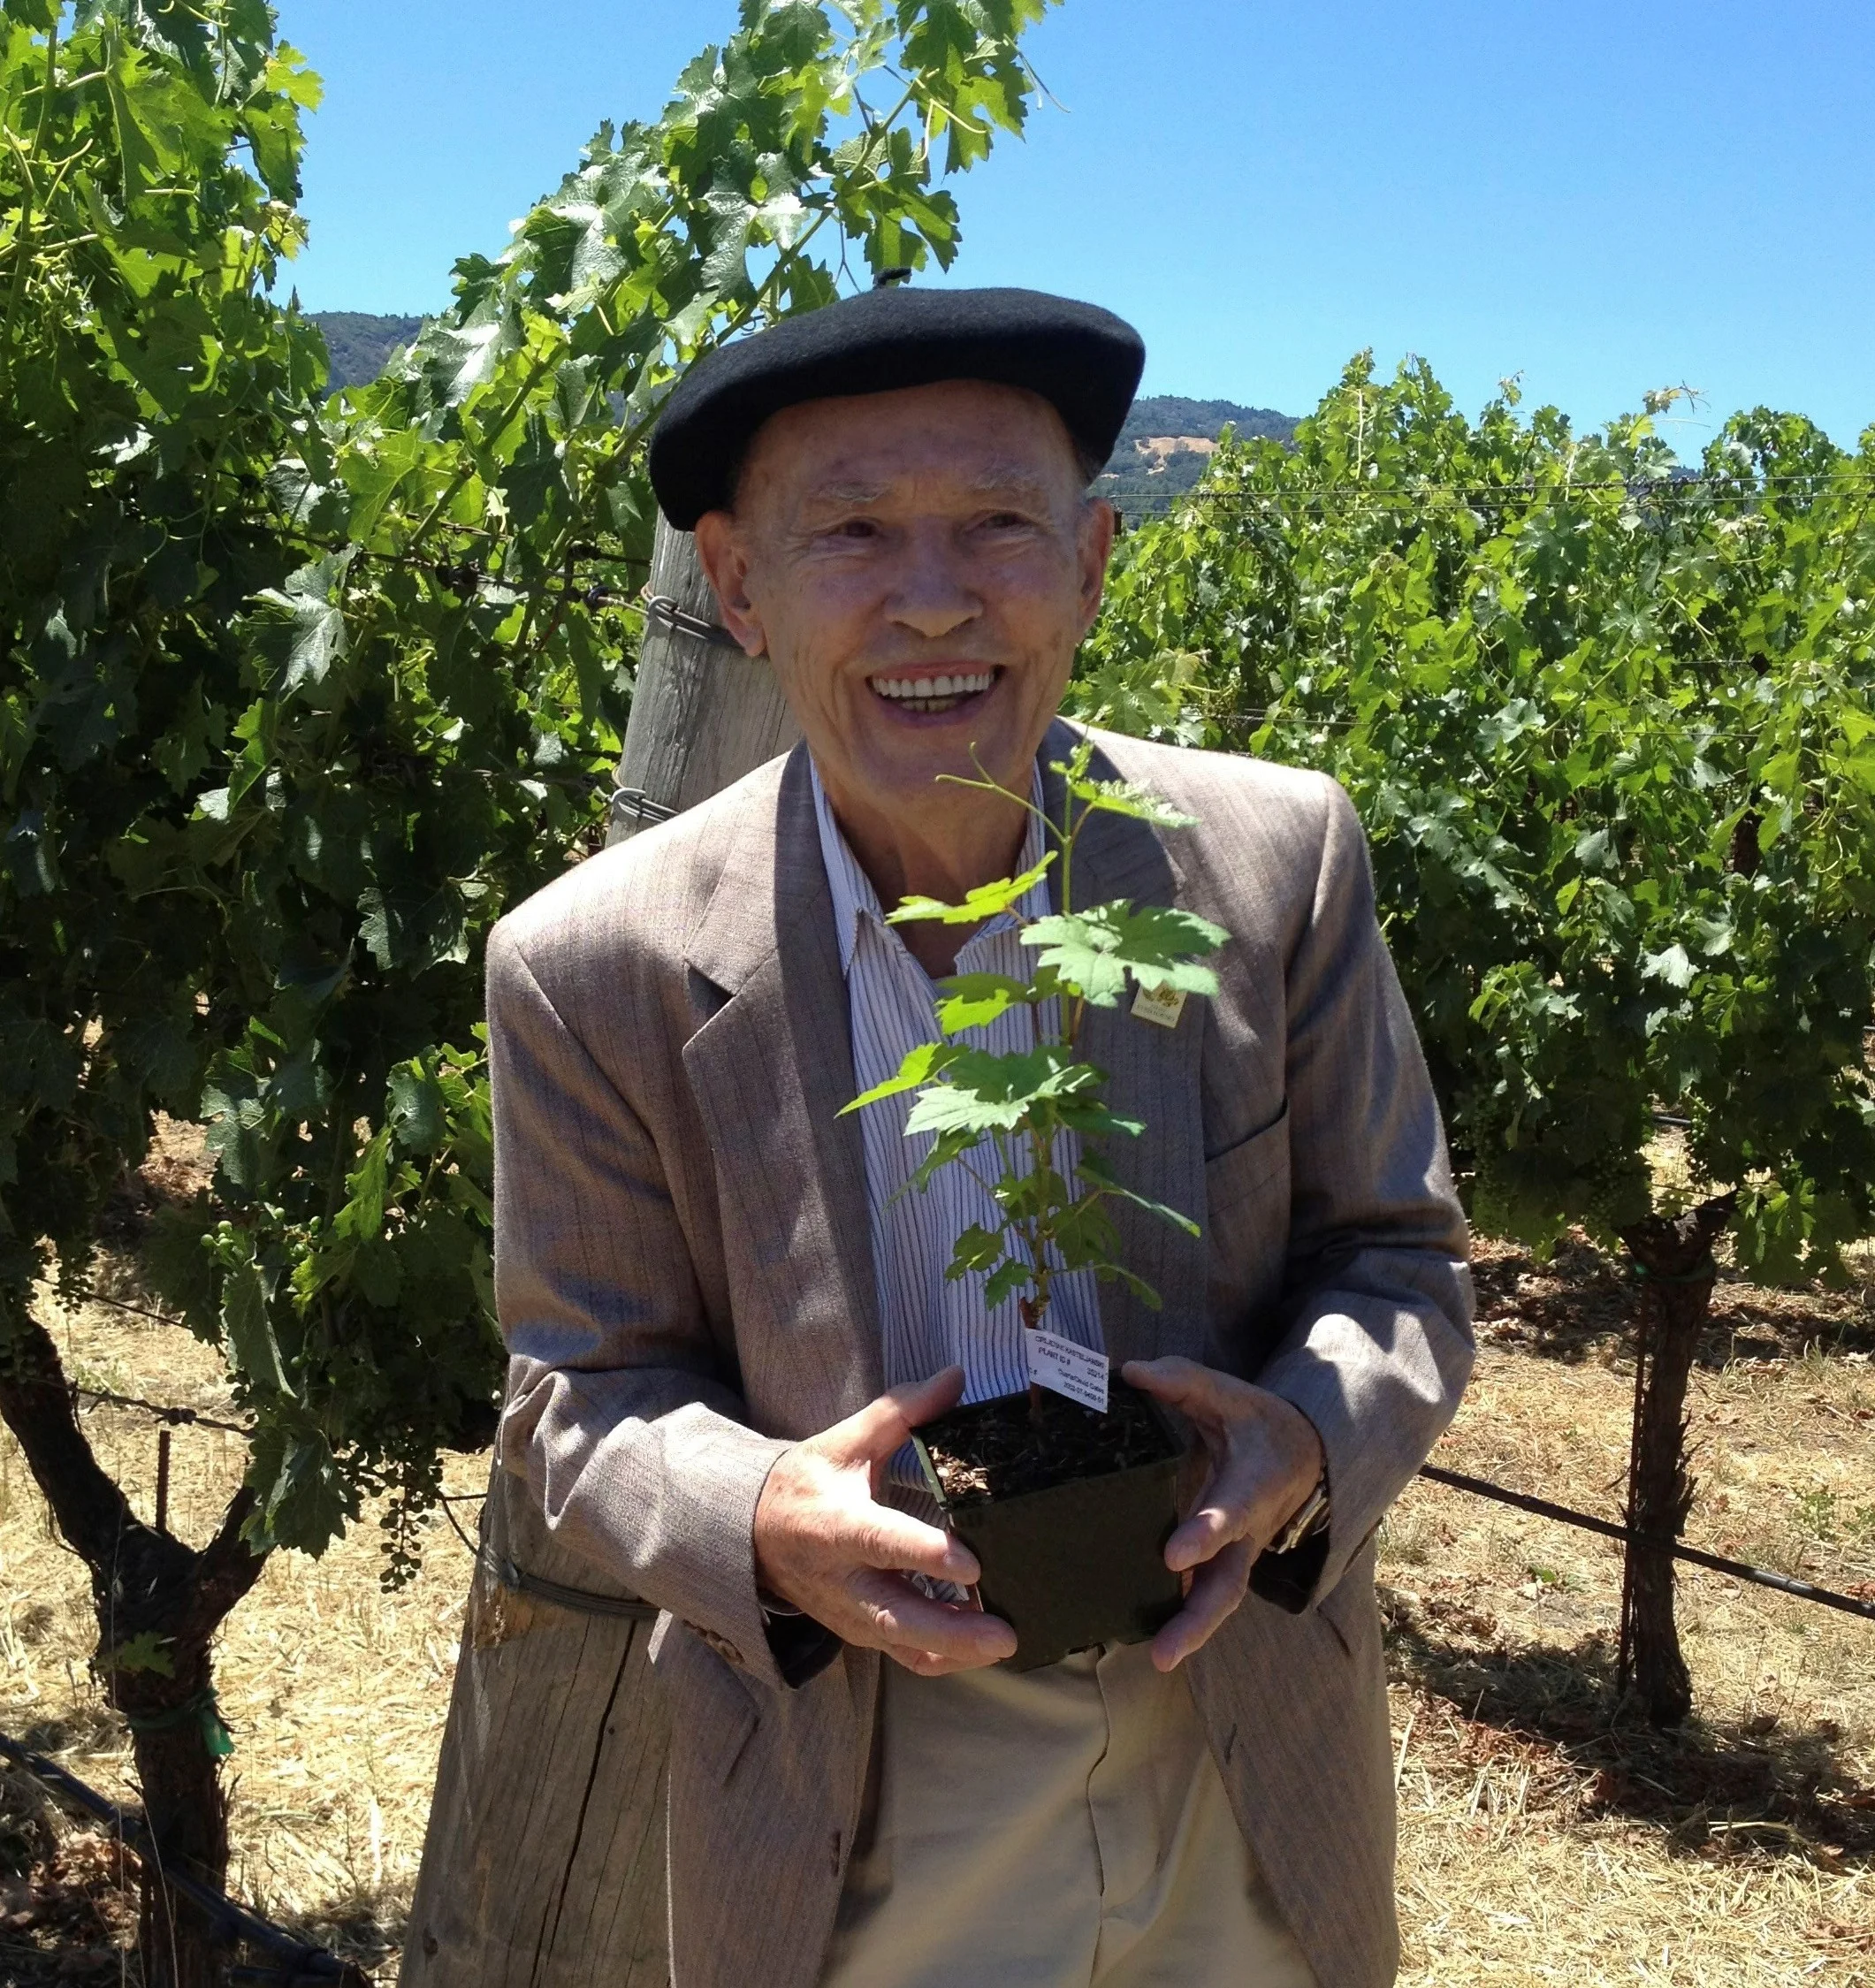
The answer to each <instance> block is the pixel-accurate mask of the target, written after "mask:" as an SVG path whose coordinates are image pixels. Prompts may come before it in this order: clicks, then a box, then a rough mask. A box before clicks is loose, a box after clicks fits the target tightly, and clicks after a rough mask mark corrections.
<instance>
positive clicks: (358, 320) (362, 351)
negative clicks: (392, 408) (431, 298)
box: [309, 310, 423, 392]
mask: <svg viewBox="0 0 1875 1988" xmlns="http://www.w3.org/2000/svg"><path fill="white" fill-rule="evenodd" d="M309 316H311V318H312V321H313V323H314V324H316V325H317V326H318V327H319V329H320V331H323V332H324V335H325V349H326V351H327V352H328V353H329V354H331V355H332V383H331V384H332V389H333V391H334V392H337V390H338V389H339V387H341V386H362V385H365V383H366V382H367V381H368V380H374V379H376V378H377V376H378V374H379V373H381V372H382V371H383V370H384V363H385V360H386V359H388V358H389V357H390V356H391V354H393V352H395V351H396V349H397V348H398V347H399V346H400V345H408V344H409V342H410V341H411V339H414V338H415V336H416V334H417V333H418V332H419V331H421V330H422V329H423V319H422V318H421V317H381V316H376V315H375V314H373V313H372V312H370V311H363V310H316V311H313V312H310V313H309Z"/></svg>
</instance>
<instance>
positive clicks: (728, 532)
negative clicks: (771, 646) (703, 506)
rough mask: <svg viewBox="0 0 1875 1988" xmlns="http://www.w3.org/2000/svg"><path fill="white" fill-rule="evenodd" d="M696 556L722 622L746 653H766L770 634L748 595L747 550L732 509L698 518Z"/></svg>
mask: <svg viewBox="0 0 1875 1988" xmlns="http://www.w3.org/2000/svg"><path fill="white" fill-rule="evenodd" d="M697 558H698V559H699V560H702V562H703V570H704V575H705V578H706V579H707V580H708V581H709V583H710V585H711V586H712V587H713V589H714V590H715V592H716V611H717V613H719V614H720V615H721V616H722V625H723V626H724V627H725V628H728V631H729V633H730V634H731V635H733V636H735V637H736V640H737V641H738V642H739V643H741V644H742V645H743V653H744V654H745V655H749V656H760V655H764V654H766V651H767V648H768V637H767V636H766V635H765V634H764V633H763V632H762V624H761V621H759V619H758V617H757V615H756V612H755V607H754V605H753V603H752V602H751V600H750V598H749V556H748V552H747V550H746V548H745V547H744V545H743V535H742V533H741V532H740V531H738V530H737V529H736V519H735V517H734V516H733V515H732V514H730V513H729V512H728V511H705V513H704V514H703V515H702V516H701V517H700V518H698V519H697Z"/></svg>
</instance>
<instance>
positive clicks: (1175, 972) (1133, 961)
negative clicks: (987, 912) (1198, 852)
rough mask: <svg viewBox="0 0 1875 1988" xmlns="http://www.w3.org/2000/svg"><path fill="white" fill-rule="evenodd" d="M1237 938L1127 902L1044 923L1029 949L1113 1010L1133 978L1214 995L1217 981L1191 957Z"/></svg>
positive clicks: (1203, 921)
mask: <svg viewBox="0 0 1875 1988" xmlns="http://www.w3.org/2000/svg"><path fill="white" fill-rule="evenodd" d="M1229 937H1230V934H1229V933H1227V932H1225V931H1224V929H1223V926H1222V925H1213V924H1212V923H1211V921H1210V920H1209V919H1208V918H1200V917H1199V916H1198V915H1197V914H1196V913H1195V912H1193V911H1181V910H1176V909H1174V908H1172V907H1170V906H1167V905H1160V904H1145V905H1140V906H1139V907H1138V908H1135V907H1134V906H1133V905H1132V904H1131V903H1129V902H1128V901H1127V900H1126V899H1124V898H1121V899H1119V900H1117V901H1116V902H1115V903H1111V904H1097V905H1095V906H1094V907H1093V908H1092V909H1091V910H1086V911H1061V912H1056V913H1053V914H1051V915H1050V916H1049V917H1048V918H1037V919H1036V920H1035V921H1034V923H1033V925H1028V926H1026V927H1025V929H1024V931H1023V933H1022V943H1023V944H1024V945H1025V946H1033V947H1036V948H1039V950H1040V964H1042V965H1043V966H1045V967H1052V968H1053V969H1054V970H1055V971H1056V973H1057V974H1058V975H1059V976H1060V978H1061V980H1062V982H1063V985H1064V986H1067V987H1070V988H1071V989H1072V990H1073V991H1074V992H1075V993H1077V994H1079V995H1080V996H1081V997H1082V998H1083V999H1084V1000H1086V1001H1089V1002H1093V1004H1094V1006H1095V1007H1096V1008H1110V1007H1112V1006H1113V1005H1114V1003H1115V1002H1117V1000H1118V999H1119V997H1120V995H1121V994H1123V993H1124V991H1125V987H1126V981H1127V977H1128V975H1131V976H1132V979H1134V980H1135V981H1136V982H1138V984H1139V986H1142V987H1178V988H1180V989H1181V990H1183V991H1184V992H1185V993H1186V994H1216V992H1217V976H1216V974H1215V973H1213V972H1212V971H1211V970H1210V969H1209V968H1208V967H1205V966H1200V965H1198V964H1196V963H1195V962H1194V961H1193V960H1192V959H1191V957H1190V955H1192V954H1193V953H1208V952H1214V951H1216V948H1218V947H1220V946H1222V945H1223V943H1224V941H1225V940H1227V939H1228V938H1229Z"/></svg>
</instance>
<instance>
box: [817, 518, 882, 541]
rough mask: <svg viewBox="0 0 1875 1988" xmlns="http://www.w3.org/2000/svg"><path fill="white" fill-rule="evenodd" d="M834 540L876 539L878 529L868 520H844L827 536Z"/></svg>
mask: <svg viewBox="0 0 1875 1988" xmlns="http://www.w3.org/2000/svg"><path fill="white" fill-rule="evenodd" d="M828 536H829V537H834V538H876V537H878V536H879V527H878V526H877V525H876V524H874V523H873V521H872V519H870V518H846V519H843V520H842V522H840V523H839V524H836V525H835V527H834V529H833V530H832V531H831V532H830V533H829V534H828Z"/></svg>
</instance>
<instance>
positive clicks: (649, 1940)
mask: <svg viewBox="0 0 1875 1988" xmlns="http://www.w3.org/2000/svg"><path fill="white" fill-rule="evenodd" d="M649 591H650V596H651V599H652V608H651V612H650V613H649V614H648V616H647V619H646V624H645V631H644V645H643V647H642V649H641V651H640V654H639V663H638V680H637V689H636V694H635V696H634V697H633V699H632V707H631V717H630V720H629V723H628V725H627V727H626V732H625V749H624V755H623V757H622V758H621V761H620V765H619V771H618V791H617V793H616V794H615V795H614V802H613V812H612V826H611V833H610V834H609V836H608V840H609V841H612V842H618V841H621V840H623V839H624V838H625V837H626V836H628V835H630V834H636V832H637V831H638V830H639V829H640V828H643V827H644V826H648V825H649V824H651V823H652V822H654V821H661V820H664V819H667V818H668V817H669V816H670V815H673V814H676V813H680V812H682V810H683V809H685V808H688V807H690V806H693V805H694V804H696V803H697V802H698V801H701V800H705V799H707V798H708V796H710V795H712V794H714V793H715V792H717V791H718V789H719V788H723V787H726V786H728V784H729V782H730V781H734V780H738V779H740V778H741V776H742V775H743V773H748V772H750V771H751V769H752V768H753V767H755V766H758V765H761V763H762V762H763V761H764V760H766V759H770V758H774V755H775V754H776V753H778V752H781V751H785V750H787V748H788V747H789V745H791V744H792V743H794V741H795V739H796V737H797V736H798V733H797V731H796V727H795V725H794V721H793V719H792V717H791V716H790V715H789V711H788V707H787V705H785V704H784V703H783V702H782V700H781V694H780V692H779V691H778V690H777V689H776V688H775V685H774V677H773V675H772V674H771V673H770V671H769V668H768V666H767V665H766V663H759V662H753V663H752V662H751V661H750V660H749V659H748V658H747V657H745V656H744V655H743V652H742V651H741V650H740V649H738V648H736V646H735V644H734V643H733V642H731V641H730V640H729V639H728V636H725V635H724V634H723V633H722V631H720V629H718V628H717V627H716V601H715V598H714V596H713V594H712V593H711V591H710V586H709V583H708V582H707V581H706V580H705V578H704V576H703V571H702V568H701V567H700V566H699V565H698V564H697V554H696V547H695V545H694V543H693V541H692V540H691V538H690V535H689V534H688V533H687V532H677V531H673V530H672V529H670V528H669V527H668V526H667V524H666V523H665V522H663V521H662V520H661V519H660V520H659V524H658V536H657V543H656V546H655V549H654V551H653V553H652V579H651V587H650V590H649ZM653 1614H654V1611H652V1610H651V1609H650V1608H648V1607H646V1606H644V1604H643V1603H638V1602H637V1601H636V1599H635V1598H634V1597H633V1596H630V1595H629V1594H628V1592H627V1591H626V1590H625V1588H623V1587H622V1586H621V1585H620V1584H619V1583H617V1582H615V1581H614V1582H608V1581H607V1580H606V1579H605V1578H604V1575H603V1572H602V1570H600V1569H598V1568H596V1567H595V1566H593V1565H591V1563H590V1562H589V1561H585V1560H582V1559H578V1558H575V1557H574V1556H573V1555H572V1554H570V1553H568V1552H566V1551H565V1550H562V1549H560V1548H558V1547H556V1546H555V1545H554V1543H553V1541H552V1539H551V1538H550V1537H549V1535H548V1534H547V1531H546V1527H545V1524H544V1522H543V1521H542V1520H541V1518H540V1516H539V1514H538V1513H537V1512H536V1511H535V1510H534V1509H533V1507H532V1506H531V1504H530V1501H529V1500H528V1499H527V1498H525V1497H522V1496H521V1495H520V1491H519V1487H518V1486H515V1485H513V1484H511V1482H510V1481H509V1480H508V1479H507V1476H506V1474H505V1473H504V1472H503V1471H502V1470H501V1469H500V1468H499V1466H496V1468H495V1469H494V1470H493V1471H492V1474H491V1476H490V1480H489V1492H488V1498H487V1501H486V1503H485V1505H484V1515H483V1523H482V1550H481V1554H480V1557H479V1558H478V1560H477V1563H476V1571H475V1574H474V1577H473V1579H472V1580H471V1582H470V1586H469V1606H468V1611H467V1615H466V1619H465V1620H464V1624H463V1629H462V1645H461V1653H460V1655H459V1656H458V1657H457V1660H456V1675H455V1686H454V1691H453V1692H452V1694H451V1697H450V1704H449V1721H448V1725H447V1726H446V1729H445V1732H444V1734H443V1750H442V1756H441V1759H440V1761H439V1762H438V1769H437V1781H436V1792H435V1794H434V1795H433V1796H432V1798H431V1810H430V1826H429V1829H428V1831H427V1832H426V1833H425V1836H424V1839H423V1864H422V1867H421V1869H420V1870H419V1871H418V1874H417V1881H416V1896H415V1899H414V1900H413V1901H412V1904H411V1908H410V1923H409V1928H408V1931H407V1933H406V1935H405V1939H404V1955H403V1968H402V1971H401V1973H400V1976H399V1980H400V1984H401V1988H663V1984H665V1983H666V1982H667V1980H668V1978H669V1971H670V1970H669V1963H668V1948H667V1932H666V1923H665V1909H666V1908H665V1881H664V1758H665V1750H666V1745H667V1725H666V1723H665V1711H664V1707H663V1704H662V1702H660V1700H659V1695H658V1693H657V1690H656V1687H655V1680H654V1679H653V1677H652V1671H651V1666H650V1663H649V1660H648V1658H647V1657H646V1654H645V1649H646V1644H647V1643H648V1641H650V1637H651V1632H652V1619H653Z"/></svg>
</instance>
